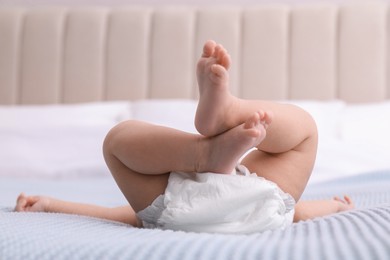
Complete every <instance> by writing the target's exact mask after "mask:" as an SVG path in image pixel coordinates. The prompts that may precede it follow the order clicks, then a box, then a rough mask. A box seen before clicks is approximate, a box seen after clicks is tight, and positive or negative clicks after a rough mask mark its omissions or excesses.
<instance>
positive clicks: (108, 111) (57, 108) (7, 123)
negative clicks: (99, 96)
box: [0, 101, 131, 127]
mask: <svg viewBox="0 0 390 260" xmlns="http://www.w3.org/2000/svg"><path fill="white" fill-rule="evenodd" d="M130 108H131V106H130V102H122V101H120V102H96V103H82V104H71V105H62V104H61V105H36V106H34V105H25V106H0V127H26V126H63V125H65V126H69V125H100V124H107V123H110V124H112V123H118V122H120V121H122V120H125V119H127V118H129V117H130V116H131V109H130Z"/></svg>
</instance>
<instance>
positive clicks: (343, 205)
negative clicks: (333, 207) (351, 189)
mask: <svg viewBox="0 0 390 260" xmlns="http://www.w3.org/2000/svg"><path fill="white" fill-rule="evenodd" d="M333 199H334V200H335V201H337V202H338V203H339V211H346V210H351V209H354V208H355V205H354V203H353V201H352V199H351V198H350V197H349V196H344V199H341V198H339V197H334V198H333Z"/></svg>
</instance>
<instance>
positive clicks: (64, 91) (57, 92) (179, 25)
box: [0, 3, 390, 104]
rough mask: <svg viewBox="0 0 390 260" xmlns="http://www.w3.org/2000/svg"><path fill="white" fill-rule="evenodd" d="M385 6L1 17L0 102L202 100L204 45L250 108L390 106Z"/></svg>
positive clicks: (48, 10)
mask: <svg viewBox="0 0 390 260" xmlns="http://www.w3.org/2000/svg"><path fill="white" fill-rule="evenodd" d="M388 9H389V7H388V5H386V4H383V3H375V4H359V5H357V4H351V5H342V6H340V5H334V4H327V5H318V4H316V5H308V4H306V5H293V6H289V5H261V6H245V7H239V6H229V7H226V6H224V7H222V6H214V7H206V6H204V7H184V6H181V7H151V6H143V7H121V8H113V7H83V8H76V7H73V8H66V7H63V8H62V7H4V6H3V7H0V103H1V104H45V103H70V102H88V101H101V100H117V99H121V100H123V99H125V100H134V99H143V98H196V96H197V94H196V93H197V91H196V80H195V73H194V71H195V64H196V60H197V57H198V56H199V55H200V53H201V50H202V45H203V42H204V41H205V40H206V39H215V40H216V41H218V42H221V43H222V44H223V45H225V47H226V48H227V49H228V50H229V52H230V54H231V56H232V59H233V62H234V64H233V66H232V68H231V83H232V84H231V88H232V89H233V92H234V93H235V94H237V95H239V96H241V97H245V98H264V99H321V100H324V99H334V98H339V99H344V100H347V101H349V102H372V101H380V100H384V99H387V98H389V97H390V87H389V76H388V75H389V73H390V71H389V69H390V67H389V62H388V61H389V44H388V43H387V41H388V36H389V19H388V16H389V15H388Z"/></svg>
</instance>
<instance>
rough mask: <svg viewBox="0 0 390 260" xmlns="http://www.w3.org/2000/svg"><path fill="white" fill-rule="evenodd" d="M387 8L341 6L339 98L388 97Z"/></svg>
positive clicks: (366, 5)
mask: <svg viewBox="0 0 390 260" xmlns="http://www.w3.org/2000/svg"><path fill="white" fill-rule="evenodd" d="M387 9H388V5H386V4H383V3H373V4H356V5H346V6H343V7H341V9H340V17H339V19H340V28H339V30H340V31H339V37H340V38H339V82H338V83H339V98H341V99H344V100H347V101H350V102H374V101H380V100H384V99H385V96H386V73H387V71H386V62H387V60H386V54H387V52H386V48H387V46H386V34H387Z"/></svg>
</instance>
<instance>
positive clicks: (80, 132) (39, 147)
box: [0, 124, 112, 178]
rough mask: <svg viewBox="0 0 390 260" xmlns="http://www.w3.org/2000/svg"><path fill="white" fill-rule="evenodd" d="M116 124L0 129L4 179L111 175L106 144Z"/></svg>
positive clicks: (0, 149)
mask: <svg viewBox="0 0 390 260" xmlns="http://www.w3.org/2000/svg"><path fill="white" fill-rule="evenodd" d="M111 127H112V124H106V125H99V126H98V125H94V126H86V125H84V126H33V127H31V126H26V127H1V128H0V143H1V146H0V176H13V177H34V178H35V177H49V178H63V177H66V178H75V177H77V178H79V177H88V176H89V177H91V176H102V175H106V174H108V173H109V172H108V169H107V166H106V164H105V162H104V159H103V155H102V144H103V141H104V138H105V136H106V134H107V132H108V131H109V130H110V128H111Z"/></svg>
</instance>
